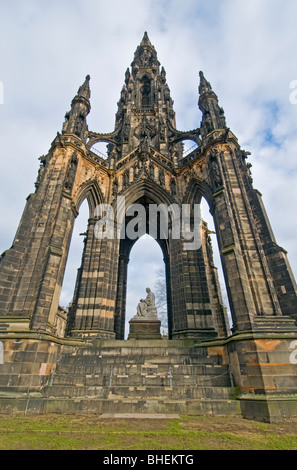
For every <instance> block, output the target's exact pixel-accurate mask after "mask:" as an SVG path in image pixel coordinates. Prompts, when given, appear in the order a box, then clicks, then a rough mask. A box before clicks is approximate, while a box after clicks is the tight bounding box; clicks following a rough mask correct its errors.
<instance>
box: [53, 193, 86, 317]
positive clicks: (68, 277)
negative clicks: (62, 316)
mask: <svg viewBox="0 0 297 470" xmlns="http://www.w3.org/2000/svg"><path fill="white" fill-rule="evenodd" d="M88 219H89V205H88V201H87V200H86V199H85V200H84V201H83V203H82V204H81V206H80V209H79V214H78V216H77V218H76V220H75V223H74V227H73V232H72V237H71V243H70V248H69V251H68V258H67V263H66V269H65V274H64V279H63V284H62V289H61V294H60V301H59V306H60V307H61V308H63V309H64V310H65V311H67V312H68V308H69V304H70V303H71V302H72V299H73V295H74V290H75V283H76V278H77V271H78V269H79V268H80V266H81V260H82V253H83V245H84V243H83V242H84V238H85V233H86V230H87V226H88Z"/></svg>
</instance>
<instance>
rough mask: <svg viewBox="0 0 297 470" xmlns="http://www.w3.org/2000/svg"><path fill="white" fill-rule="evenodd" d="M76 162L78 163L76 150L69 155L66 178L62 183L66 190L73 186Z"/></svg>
mask: <svg viewBox="0 0 297 470" xmlns="http://www.w3.org/2000/svg"><path fill="white" fill-rule="evenodd" d="M77 163H78V160H77V154H76V152H74V153H73V155H72V157H71V161H70V164H69V167H68V171H67V174H66V179H65V184H64V186H65V189H67V190H68V191H71V190H72V187H73V183H74V179H75V174H76V168H77Z"/></svg>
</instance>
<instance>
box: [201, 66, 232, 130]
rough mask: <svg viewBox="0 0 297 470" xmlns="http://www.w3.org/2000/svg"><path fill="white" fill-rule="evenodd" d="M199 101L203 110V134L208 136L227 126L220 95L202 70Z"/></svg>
mask: <svg viewBox="0 0 297 470" xmlns="http://www.w3.org/2000/svg"><path fill="white" fill-rule="evenodd" d="M199 76H200V84H199V95H200V96H199V101H198V105H199V108H200V110H201V111H202V121H201V135H202V137H204V136H206V135H207V134H209V133H210V132H212V131H213V130H214V129H224V128H226V120H225V116H224V110H223V108H221V107H220V106H219V102H218V97H217V95H216V94H215V92H214V91H213V89H212V87H211V84H210V83H209V82H208V81H207V80H206V78H205V77H204V74H203V72H202V71H200V72H199Z"/></svg>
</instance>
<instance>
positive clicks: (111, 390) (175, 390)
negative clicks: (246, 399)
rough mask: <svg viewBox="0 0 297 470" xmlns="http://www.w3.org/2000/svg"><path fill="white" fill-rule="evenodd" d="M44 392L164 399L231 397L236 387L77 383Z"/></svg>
mask: <svg viewBox="0 0 297 470" xmlns="http://www.w3.org/2000/svg"><path fill="white" fill-rule="evenodd" d="M44 393H45V394H46V396H47V397H61V398H63V397H69V398H78V397H89V398H91V397H97V398H105V399H107V398H108V399H121V398H138V399H148V398H162V399H166V398H167V399H168V398H172V399H202V398H204V399H205V398H207V399H210V398H213V399H230V398H232V397H233V396H234V395H235V393H236V389H234V388H231V387H213V386H200V387H197V386H196V387H188V386H174V387H158V386H145V387H144V386H142V387H140V386H139V387H131V386H130V387H127V386H112V387H100V386H93V387H91V386H89V387H86V386H83V387H80V386H76V385H69V386H65V385H54V386H53V387H48V388H47V389H46V390H45V391H44Z"/></svg>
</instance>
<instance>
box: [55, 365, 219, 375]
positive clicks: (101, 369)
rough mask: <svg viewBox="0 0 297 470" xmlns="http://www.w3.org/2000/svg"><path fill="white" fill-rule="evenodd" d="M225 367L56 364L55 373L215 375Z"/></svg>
mask: <svg viewBox="0 0 297 470" xmlns="http://www.w3.org/2000/svg"><path fill="white" fill-rule="evenodd" d="M226 368H227V366H226V365H220V364H199V365H177V364H175V365H172V364H161V365H160V364H151V363H145V364H135V363H134V364H106V363H101V364H90V365H85V364H76V365H75V364H73V365H71V366H69V365H65V364H58V366H57V368H56V371H57V372H58V373H59V374H61V375H62V374H63V375H69V376H70V375H75V376H86V375H110V373H111V371H112V373H113V375H154V374H163V375H168V374H171V375H203V374H204V375H217V374H220V373H222V371H223V372H225V370H226Z"/></svg>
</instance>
